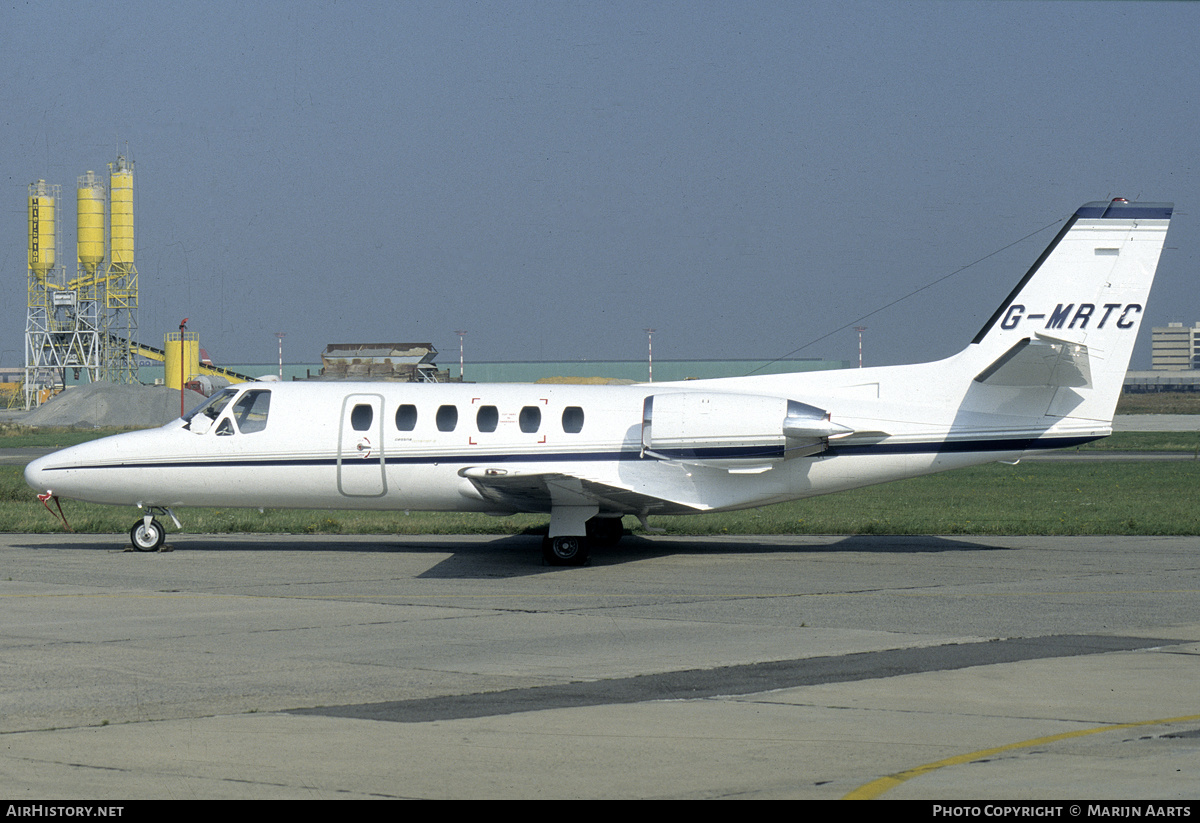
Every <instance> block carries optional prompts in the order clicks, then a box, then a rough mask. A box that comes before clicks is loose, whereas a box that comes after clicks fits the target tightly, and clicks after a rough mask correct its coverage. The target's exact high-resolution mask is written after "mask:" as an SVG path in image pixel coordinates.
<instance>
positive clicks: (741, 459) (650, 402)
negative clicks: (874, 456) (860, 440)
mask: <svg viewBox="0 0 1200 823" xmlns="http://www.w3.org/2000/svg"><path fill="white" fill-rule="evenodd" d="M851 431H852V430H851V429H848V428H846V427H845V426H840V425H838V424H837V423H833V422H831V421H830V419H829V414H828V413H827V412H825V411H822V410H821V409H818V408H816V407H814V406H810V405H808V404H806V403H801V402H799V401H797V400H788V399H787V398H783V397H764V396H760V395H752V394H730V393H725V392H664V393H663V394H653V395H650V396H649V397H647V398H646V399H645V402H644V403H643V406H642V453H643V455H647V454H648V455H650V456H651V457H656V458H658V459H660V460H678V461H681V462H685V463H698V464H702V465H717V466H723V467H728V466H731V465H739V464H740V465H758V464H769V463H770V462H773V461H777V460H783V459H784V458H786V457H802V456H806V455H810V454H816V453H818V452H822V451H824V450H825V449H826V448H827V447H828V444H829V438H830V437H834V436H838V435H845V434H849V433H850V432H851Z"/></svg>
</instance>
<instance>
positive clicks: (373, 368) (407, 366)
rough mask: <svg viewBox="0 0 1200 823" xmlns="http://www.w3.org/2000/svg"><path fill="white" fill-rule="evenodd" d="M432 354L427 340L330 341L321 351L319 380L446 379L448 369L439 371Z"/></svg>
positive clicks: (448, 374) (422, 380) (432, 349)
mask: <svg viewBox="0 0 1200 823" xmlns="http://www.w3.org/2000/svg"><path fill="white" fill-rule="evenodd" d="M435 357H437V349H435V348H434V347H433V346H432V345H431V344H429V343H330V344H329V345H328V346H326V347H325V351H323V352H321V379H323V380H397V381H400V382H406V383H447V382H449V381H450V380H451V378H450V373H449V371H447V370H441V371H439V370H438V367H437V365H436V364H435V363H434V362H433V358H435Z"/></svg>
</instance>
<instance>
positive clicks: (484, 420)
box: [475, 406, 500, 432]
mask: <svg viewBox="0 0 1200 823" xmlns="http://www.w3.org/2000/svg"><path fill="white" fill-rule="evenodd" d="M499 422H500V412H498V411H496V407H495V406H480V407H479V413H478V414H476V415H475V425H476V426H477V427H478V428H479V430H480V431H481V432H494V431H495V430H496V424H497V423H499Z"/></svg>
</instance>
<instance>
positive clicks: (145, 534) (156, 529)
mask: <svg viewBox="0 0 1200 823" xmlns="http://www.w3.org/2000/svg"><path fill="white" fill-rule="evenodd" d="M129 539H130V540H131V541H132V542H133V547H134V548H135V549H137V550H138V551H140V552H156V551H158V550H159V548H161V547H162V544H163V541H164V540H166V539H167V531H166V529H164V528H163V527H162V523H159V522H158V521H157V520H151V521H150V525H149V526H147V525H146V521H144V520H139V521H138V522H136V523H134V524H133V528H132V529H130V530H129Z"/></svg>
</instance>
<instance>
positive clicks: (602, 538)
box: [586, 517, 625, 549]
mask: <svg viewBox="0 0 1200 823" xmlns="http://www.w3.org/2000/svg"><path fill="white" fill-rule="evenodd" d="M586 525H587V536H588V542H589V543H591V544H592V545H594V546H601V547H603V548H606V549H607V548H612V547H613V546H615V545H617V543H619V542H620V541H621V538H622V537H623V536H624V535H625V524H624V523H623V522H622V521H621V518H619V517H593V518H592V519H591V520H589V521H588V522H587V524H586Z"/></svg>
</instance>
